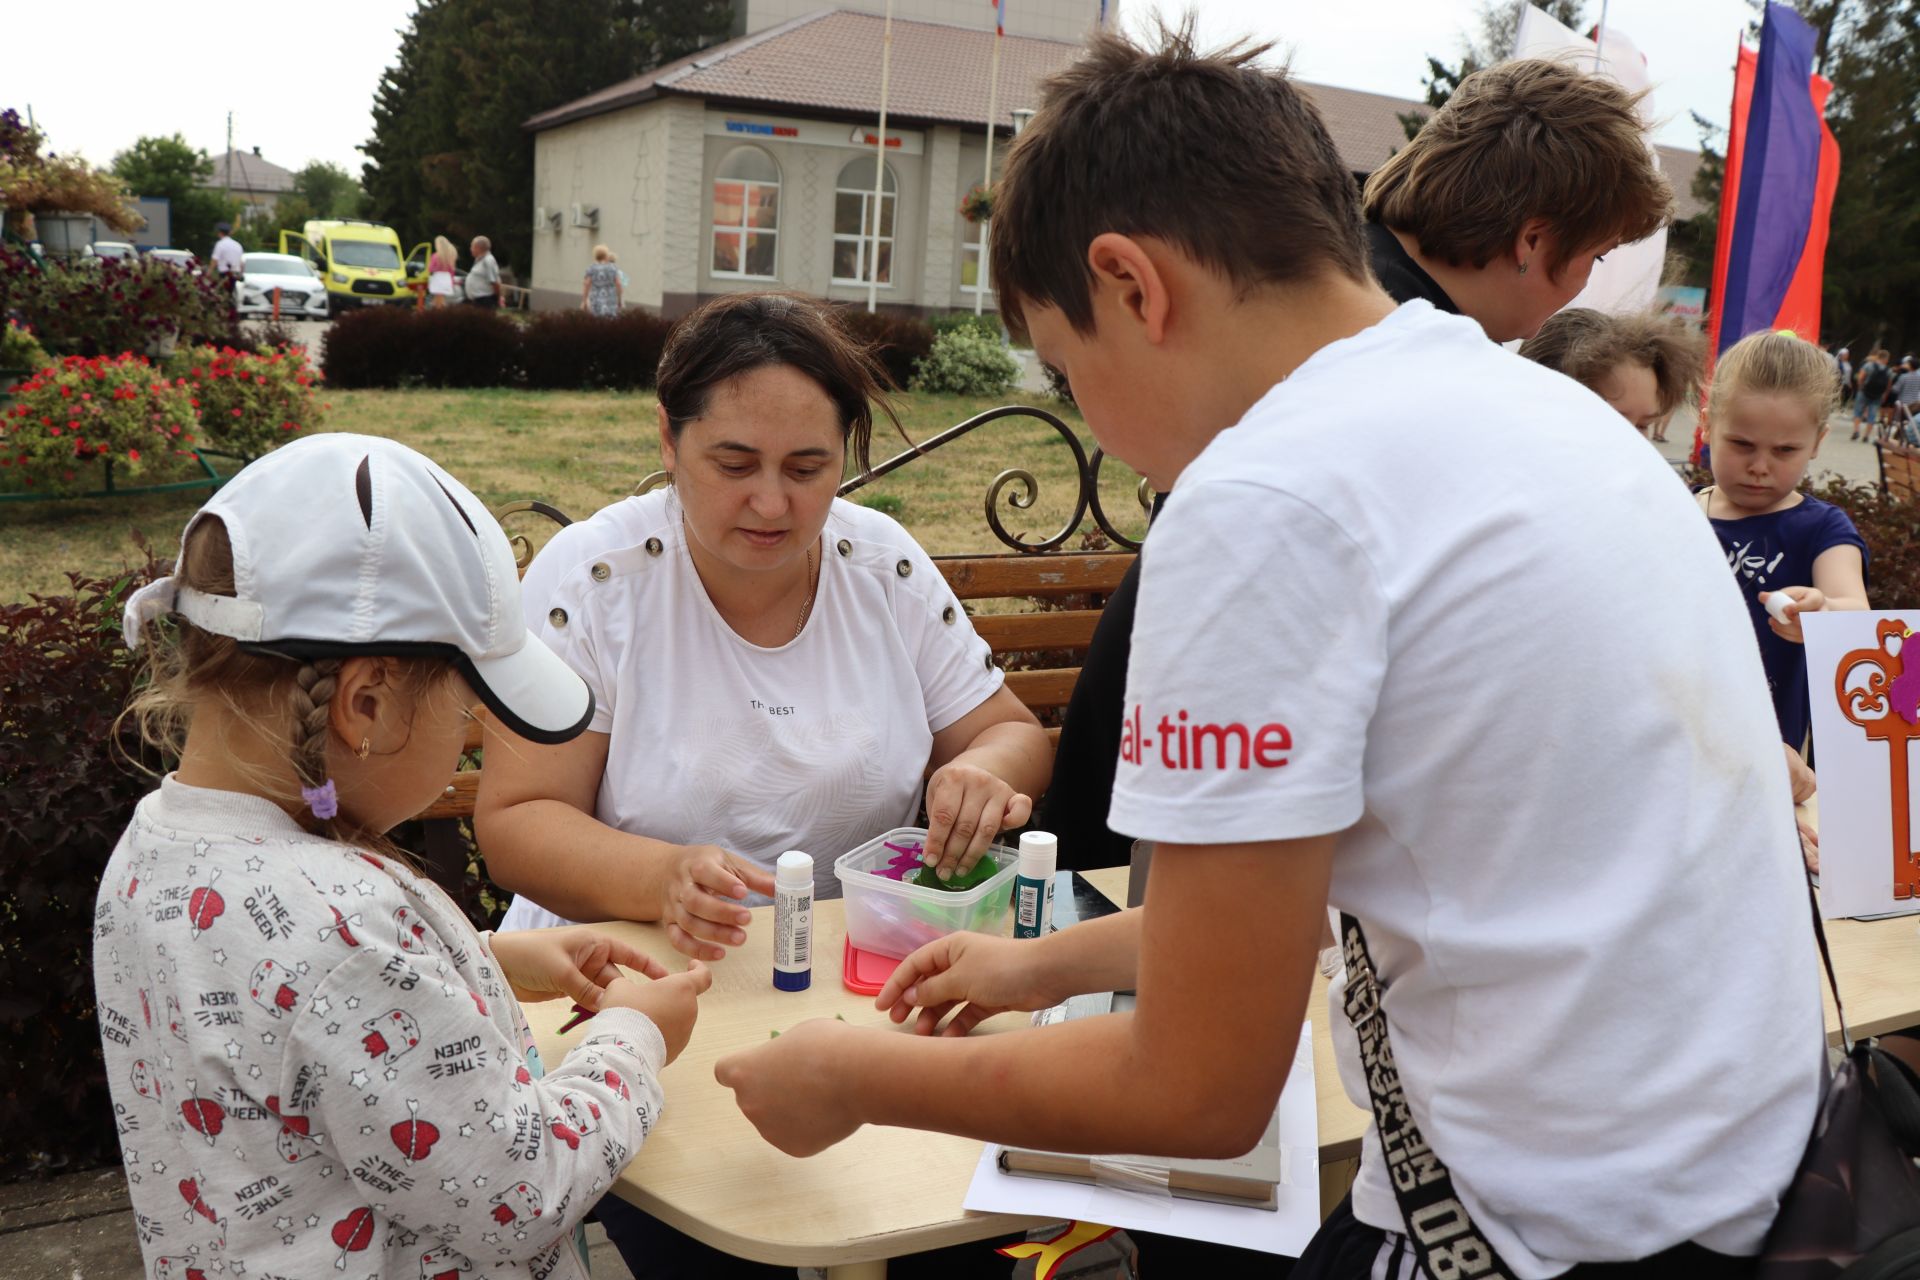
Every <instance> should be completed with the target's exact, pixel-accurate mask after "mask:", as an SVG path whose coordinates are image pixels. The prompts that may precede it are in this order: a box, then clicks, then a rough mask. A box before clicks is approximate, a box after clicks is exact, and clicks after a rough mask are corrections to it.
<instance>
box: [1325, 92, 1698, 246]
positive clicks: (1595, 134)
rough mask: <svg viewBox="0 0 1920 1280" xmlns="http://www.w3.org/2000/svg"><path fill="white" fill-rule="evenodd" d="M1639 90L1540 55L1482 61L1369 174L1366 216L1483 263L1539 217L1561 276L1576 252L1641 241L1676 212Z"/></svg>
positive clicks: (1420, 242)
mask: <svg viewBox="0 0 1920 1280" xmlns="http://www.w3.org/2000/svg"><path fill="white" fill-rule="evenodd" d="M1643 96H1644V95H1643V94H1634V93H1628V92H1627V91H1626V90H1625V89H1624V88H1622V87H1621V86H1620V85H1618V84H1616V83H1615V82H1614V81H1612V80H1608V79H1606V78H1605V77H1602V76H1597V75H1589V74H1587V73H1586V72H1584V71H1581V70H1579V69H1578V68H1576V67H1571V66H1568V65H1566V64H1563V63H1559V62H1549V61H1546V60H1543V59H1523V60H1520V61H1515V62H1503V63H1501V64H1500V65H1499V66H1495V67H1488V68H1487V69H1486V70H1484V71H1476V72H1474V73H1473V74H1472V75H1470V76H1468V77H1467V78H1466V79H1465V80H1463V81H1461V82H1460V87H1459V88H1458V89H1456V90H1454V93H1453V96H1452V97H1451V98H1449V99H1448V100H1447V103H1446V105H1445V106H1443V107H1441V108H1440V109H1439V110H1438V111H1436V112H1434V114H1433V118H1432V119H1430V120H1428V121H1427V123H1426V127H1424V128H1423V129H1421V130H1420V133H1419V136H1417V137H1416V138H1414V140H1413V141H1412V142H1409V143H1408V144H1407V145H1406V146H1405V147H1403V148H1401V149H1400V150H1399V151H1397V152H1395V153H1394V154H1393V155H1392V156H1391V157H1390V158H1389V159H1388V160H1387V162H1386V163H1385V164H1383V165H1381V166H1380V167H1379V168H1378V169H1376V170H1375V171H1374V173H1373V176H1372V177H1370V178H1368V179H1367V185H1366V192H1365V195H1364V196H1363V205H1364V209H1365V213H1366V217H1367V218H1368V219H1369V220H1370V221H1374V222H1381V223H1384V224H1386V225H1387V226H1388V227H1390V228H1392V229H1393V230H1395V231H1400V232H1405V233H1406V234H1408V235H1411V236H1412V237H1413V238H1414V239H1415V240H1417V241H1418V242H1419V244H1420V252H1421V253H1423V254H1425V255H1426V256H1427V257H1429V258H1436V259H1439V260H1440V261H1442V262H1446V263H1449V264H1451V265H1453V266H1456V267H1458V266H1468V265H1471V266H1474V267H1484V266H1486V265H1487V264H1488V263H1489V262H1491V261H1493V260H1494V258H1496V257H1498V256H1499V255H1500V254H1501V253H1502V252H1503V251H1505V250H1506V249H1507V248H1508V247H1509V246H1511V245H1512V244H1513V242H1514V239H1515V237H1517V236H1518V235H1519V234H1520V228H1521V227H1522V226H1523V225H1524V224H1525V223H1526V222H1527V221H1528V220H1529V219H1532V218H1544V219H1546V222H1547V226H1548V228H1549V230H1551V231H1552V233H1553V237H1554V251H1553V254H1552V255H1551V257H1549V258H1548V260H1547V262H1546V268H1547V272H1548V274H1549V275H1551V276H1553V277H1555V278H1558V276H1559V274H1560V271H1561V269H1562V268H1563V267H1565V266H1566V264H1567V260H1568V259H1569V258H1571V257H1572V256H1573V255H1574V254H1576V253H1579V252H1582V251H1590V250H1591V249H1592V248H1593V247H1594V246H1596V245H1603V244H1607V243H1609V242H1611V241H1616V240H1617V241H1619V242H1621V243H1623V244H1631V243H1632V242H1634V241H1636V240H1644V239H1646V238H1647V237H1648V236H1650V235H1652V234H1653V233H1654V232H1655V231H1658V230H1659V229H1660V228H1661V227H1662V226H1664V225H1666V223H1667V220H1668V219H1669V218H1670V217H1671V216H1672V211H1673V188H1672V186H1671V185H1670V184H1669V183H1668V182H1667V179H1666V176H1665V175H1664V174H1662V173H1661V172H1660V166H1659V163H1658V161H1657V160H1656V159H1655V157H1654V154H1653V151H1652V150H1651V149H1650V148H1649V147H1648V146H1647V140H1646V136H1645V133H1644V132H1643V128H1644V127H1643V125H1642V122H1641V119H1640V111H1639V104H1640V99H1641V98H1642V97H1643Z"/></svg>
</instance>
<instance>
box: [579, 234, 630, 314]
mask: <svg viewBox="0 0 1920 1280" xmlns="http://www.w3.org/2000/svg"><path fill="white" fill-rule="evenodd" d="M624 284H625V281H623V280H622V279H621V278H620V268H619V267H616V266H615V265H613V250H611V249H609V248H607V246H605V245H603V244H597V245H595V246H593V261H592V262H590V263H588V264H587V274H586V278H585V279H584V280H583V281H582V282H581V284H580V309H581V310H582V311H586V312H590V313H591V314H593V315H596V316H617V315H619V314H620V308H621V306H622V305H623V304H624V302H625V300H626V290H625V289H624V287H623V286H624Z"/></svg>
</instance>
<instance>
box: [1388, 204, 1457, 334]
mask: <svg viewBox="0 0 1920 1280" xmlns="http://www.w3.org/2000/svg"><path fill="white" fill-rule="evenodd" d="M1367 263H1368V265H1369V266H1371V267H1372V268H1373V274H1374V277H1375V278H1376V279H1378V280H1379V281H1380V287H1381V288H1382V289H1385V290H1386V291H1387V296H1388V297H1390V298H1392V299H1393V300H1394V301H1395V302H1412V301H1413V300H1414V299H1415V298H1425V299H1426V300H1427V301H1428V302H1431V303H1432V304H1433V305H1434V306H1435V307H1437V308H1438V309H1439V310H1441V311H1445V312H1447V313H1448V314H1449V315H1456V316H1457V315H1459V314H1460V308H1459V307H1456V306H1454V305H1453V299H1452V298H1449V297H1448V296H1447V291H1446V290H1445V289H1442V288H1441V287H1440V285H1439V284H1438V282H1436V281H1435V280H1434V278H1433V277H1432V276H1430V275H1428V274H1427V272H1426V268H1424V267H1422V266H1421V265H1420V264H1419V263H1417V262H1415V261H1414V260H1413V255H1412V254H1410V253H1408V252H1407V251H1406V249H1405V247H1403V246H1402V245H1401V243H1400V238H1399V237H1398V236H1396V235H1394V234H1393V232H1391V231H1389V230H1387V228H1386V226H1385V224H1383V223H1379V222H1369V223H1368V224H1367Z"/></svg>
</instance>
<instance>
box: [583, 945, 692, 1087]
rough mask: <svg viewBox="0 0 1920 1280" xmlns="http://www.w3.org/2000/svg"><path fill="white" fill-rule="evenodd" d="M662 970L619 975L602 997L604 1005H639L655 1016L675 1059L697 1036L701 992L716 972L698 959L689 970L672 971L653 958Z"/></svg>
mask: <svg viewBox="0 0 1920 1280" xmlns="http://www.w3.org/2000/svg"><path fill="white" fill-rule="evenodd" d="M649 963H650V964H652V965H653V968H654V969H655V970H658V973H654V972H649V973H648V974H647V978H648V980H647V981H645V982H637V981H635V980H634V979H632V978H624V977H622V978H615V979H614V980H613V981H612V982H609V983H608V984H607V993H606V996H605V998H604V999H603V1000H602V1001H601V1004H600V1007H601V1008H603V1009H615V1008H618V1009H637V1010H639V1011H640V1012H641V1013H644V1014H646V1015H647V1017H649V1018H651V1019H653V1025H654V1026H656V1027H658V1028H660V1038H661V1039H663V1040H665V1041H666V1042H667V1061H668V1062H672V1061H673V1060H674V1059H675V1058H677V1057H679V1056H680V1051H681V1050H682V1049H685V1048H686V1047H687V1041H688V1040H689V1039H691V1038H692V1036H693V1024H694V1020H695V1019H697V1018H698V1017H699V1016H700V993H701V992H703V991H705V990H706V989H707V988H708V987H711V986H712V985H713V972H712V971H711V970H710V969H708V968H707V966H705V965H704V964H701V963H700V962H699V961H698V960H695V961H694V962H693V963H692V964H690V965H688V966H687V971H686V972H685V973H668V972H667V971H666V970H665V969H662V968H660V965H659V962H658V961H649Z"/></svg>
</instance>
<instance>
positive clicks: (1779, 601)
mask: <svg viewBox="0 0 1920 1280" xmlns="http://www.w3.org/2000/svg"><path fill="white" fill-rule="evenodd" d="M1792 603H1794V599H1793V597H1792V596H1790V595H1788V594H1787V593H1786V592H1784V591H1771V592H1768V593H1767V612H1768V613H1769V614H1772V615H1773V620H1774V621H1775V622H1777V623H1779V624H1780V625H1781V626H1783V627H1784V626H1787V625H1789V623H1788V619H1787V606H1788V605H1790V604H1792Z"/></svg>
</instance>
